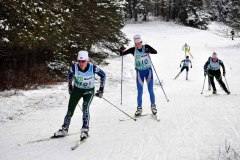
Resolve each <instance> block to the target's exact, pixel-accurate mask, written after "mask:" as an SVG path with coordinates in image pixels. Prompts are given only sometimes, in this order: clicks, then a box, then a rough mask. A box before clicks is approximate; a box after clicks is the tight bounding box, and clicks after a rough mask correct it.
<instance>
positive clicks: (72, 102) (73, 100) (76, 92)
mask: <svg viewBox="0 0 240 160" xmlns="http://www.w3.org/2000/svg"><path fill="white" fill-rule="evenodd" d="M81 96H82V94H81V91H80V89H79V88H76V87H75V88H74V89H73V91H72V94H71V95H70V99H69V102H68V110H67V114H66V116H65V118H64V122H63V125H62V128H63V129H65V130H68V128H69V125H70V123H71V118H72V116H73V114H74V111H75V108H76V106H77V104H78V102H79V100H80V98H81Z"/></svg>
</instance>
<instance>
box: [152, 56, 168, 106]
mask: <svg viewBox="0 0 240 160" xmlns="http://www.w3.org/2000/svg"><path fill="white" fill-rule="evenodd" d="M148 56H149V59H150V61H151V64H152V66H153V69H154V72H155V74H156V76H157V79H158V82H159V84H160V86H161V88H162V91H163V93H164V96H165V98H166V100H167V101H168V102H169V99H168V98H167V95H166V93H165V91H164V89H163V86H162V84H161V82H160V80H159V77H158V74H157V72H156V69H155V67H154V65H153V63H152V60H151V57H150V55H149V54H148Z"/></svg>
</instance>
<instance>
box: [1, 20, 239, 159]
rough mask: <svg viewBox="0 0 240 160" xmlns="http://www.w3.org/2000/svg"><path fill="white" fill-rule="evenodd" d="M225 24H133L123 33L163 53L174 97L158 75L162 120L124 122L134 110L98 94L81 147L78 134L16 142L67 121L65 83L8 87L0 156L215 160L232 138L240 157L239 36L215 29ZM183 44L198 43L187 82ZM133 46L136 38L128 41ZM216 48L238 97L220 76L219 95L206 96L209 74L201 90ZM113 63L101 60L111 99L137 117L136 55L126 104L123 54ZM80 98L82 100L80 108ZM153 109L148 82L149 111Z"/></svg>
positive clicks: (127, 64)
mask: <svg viewBox="0 0 240 160" xmlns="http://www.w3.org/2000/svg"><path fill="white" fill-rule="evenodd" d="M218 27H219V26H218V24H213V25H211V26H210V28H211V30H210V31H209V30H208V31H201V30H197V29H193V28H189V27H184V26H179V25H176V24H174V23H171V22H170V23H166V22H150V23H142V24H129V25H127V26H126V27H125V28H124V29H123V31H124V32H125V33H126V34H127V36H128V37H129V39H132V37H133V36H134V35H135V34H140V35H141V36H142V39H143V41H144V43H147V44H149V45H151V46H152V47H154V48H156V49H157V51H158V54H157V55H151V58H152V61H153V64H154V66H155V68H156V71H157V73H158V76H159V79H160V81H161V82H162V85H163V88H164V90H165V93H166V94H167V97H168V99H169V100H170V101H169V102H167V101H166V98H165V96H164V94H163V91H162V89H161V86H160V85H159V84H158V80H157V77H156V75H155V73H154V82H155V83H156V85H155V86H154V91H155V97H156V104H157V109H158V117H159V118H160V122H157V121H156V120H153V119H152V117H151V116H144V117H142V118H138V119H137V121H133V120H128V121H122V122H120V121H119V119H122V118H127V116H126V115H124V114H122V113H121V112H119V111H118V110H117V109H116V108H114V107H113V106H111V105H110V104H109V103H108V102H106V101H104V100H103V99H99V98H97V97H95V98H94V99H93V101H92V105H91V108H90V113H91V121H90V131H89V134H90V137H89V138H88V139H87V140H86V142H84V143H83V144H81V145H80V146H79V147H78V148H77V149H76V150H74V151H71V147H72V146H73V145H74V144H75V143H76V141H77V140H78V139H79V134H77V135H72V136H67V137H65V138H61V139H54V140H50V141H45V142H39V143H32V144H27V145H23V146H21V147H19V146H18V145H17V144H21V143H25V142H28V141H32V140H37V139H40V138H45V137H49V136H51V135H52V134H53V133H54V132H55V131H57V130H58V129H59V128H60V127H61V125H62V122H63V118H64V116H65V114H66V111H67V103H68V97H69V95H68V92H67V84H66V83H63V84H60V85H56V86H49V87H45V88H44V87H43V88H39V89H38V90H30V91H21V90H19V91H5V92H1V93H0V96H1V97H0V106H1V107H0V125H1V126H0V135H1V136H0V142H1V146H0V160H2V159H7V160H15V159H38V160H45V159H48V160H55V159H58V160H72V159H79V160H93V159H94V160H122V159H127V160H162V159H164V160H205V159H211V160H215V159H219V157H220V155H218V154H220V153H219V150H221V152H224V149H225V141H227V142H229V143H230V145H231V149H232V150H233V151H234V152H235V153H234V154H235V156H237V155H239V154H240V145H239V144H240V133H239V131H240V117H239V115H240V109H239V106H238V105H239V103H240V99H239V95H240V89H239V88H240V84H239V82H240V75H239V73H240V67H239V64H238V63H237V62H236V60H238V59H239V58H240V50H239V47H240V40H239V39H236V40H235V41H231V40H230V39H225V38H222V37H219V36H217V35H216V34H214V33H213V32H215V31H214V30H218ZM136 31H137V32H136ZM184 43H188V44H189V45H190V47H191V51H192V55H193V56H194V59H191V60H192V63H193V68H190V71H189V80H188V81H186V80H185V74H186V73H185V71H184V72H182V74H181V75H180V76H179V77H178V78H177V79H176V80H173V77H175V76H176V74H177V73H178V72H179V70H180V68H178V67H179V64H180V62H181V60H183V58H184V53H183V52H182V51H181V49H182V45H183V44H184ZM132 46H133V44H132V43H131V44H129V46H128V47H132ZM212 51H216V52H217V53H218V56H219V58H220V59H222V60H223V62H224V64H225V67H226V73H227V76H226V77H227V80H228V85H229V87H230V90H231V95H225V93H224V91H223V90H222V89H221V88H220V87H219V84H218V83H217V82H216V87H217V91H218V93H219V95H217V96H207V95H211V92H210V91H208V90H207V80H206V84H205V88H204V91H203V94H200V92H201V89H202V85H203V80H204V76H203V65H204V63H205V61H206V60H207V58H208V57H209V56H211V53H212ZM106 61H107V62H109V65H107V66H101V67H102V68H103V70H104V71H106V74H107V81H106V87H105V92H104V97H105V98H106V99H107V100H109V101H110V102H111V103H113V104H114V105H116V106H118V107H119V108H120V109H122V110H123V111H125V112H127V113H128V114H130V115H134V113H135V110H136V105H137V103H136V95H137V89H136V80H135V78H136V73H135V70H134V65H133V63H134V61H133V56H132V55H127V56H124V58H123V62H124V68H123V99H122V100H123V104H122V105H120V100H121V94H120V91H121V88H120V87H121V85H120V83H121V57H118V56H115V57H114V58H112V59H107V60H106ZM176 68H177V69H176ZM96 77H97V76H96ZM97 78H98V77H97ZM98 80H99V79H98ZM98 80H97V82H98ZM224 82H225V79H224ZM157 84H158V85H157ZM97 85H98V83H97ZM206 96H207V97H206ZM81 104H82V100H81V101H80V102H79V106H81ZM79 106H77V107H76V110H75V113H74V116H73V118H72V121H71V126H70V129H69V132H70V133H74V132H78V131H79V130H80V128H81V125H82V120H81V118H82V117H81V116H82V113H81V111H80V109H79ZM149 113H151V110H150V103H149V95H148V92H147V87H146V82H145V84H144V93H143V114H149ZM221 160H222V159H221Z"/></svg>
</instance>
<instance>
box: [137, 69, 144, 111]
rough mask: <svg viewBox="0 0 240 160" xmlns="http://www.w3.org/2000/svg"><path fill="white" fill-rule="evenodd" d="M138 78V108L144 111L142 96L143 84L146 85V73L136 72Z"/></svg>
mask: <svg viewBox="0 0 240 160" xmlns="http://www.w3.org/2000/svg"><path fill="white" fill-rule="evenodd" d="M136 72H137V76H136V83H137V90H138V95H137V104H138V106H137V108H138V109H142V94H143V84H144V71H136Z"/></svg>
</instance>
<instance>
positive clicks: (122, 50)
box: [120, 46, 126, 56]
mask: <svg viewBox="0 0 240 160" xmlns="http://www.w3.org/2000/svg"><path fill="white" fill-rule="evenodd" d="M125 49H126V48H125V47H123V46H122V47H121V48H120V55H121V56H122V55H123V52H124V51H125Z"/></svg>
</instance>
